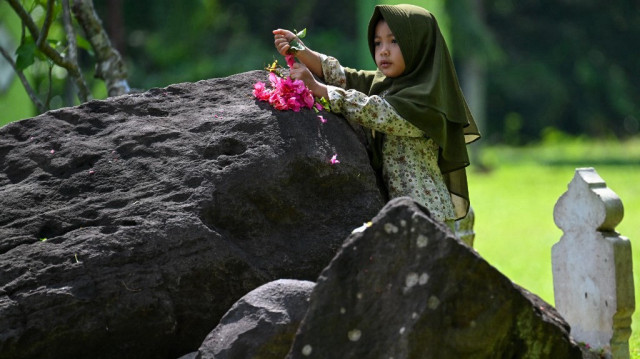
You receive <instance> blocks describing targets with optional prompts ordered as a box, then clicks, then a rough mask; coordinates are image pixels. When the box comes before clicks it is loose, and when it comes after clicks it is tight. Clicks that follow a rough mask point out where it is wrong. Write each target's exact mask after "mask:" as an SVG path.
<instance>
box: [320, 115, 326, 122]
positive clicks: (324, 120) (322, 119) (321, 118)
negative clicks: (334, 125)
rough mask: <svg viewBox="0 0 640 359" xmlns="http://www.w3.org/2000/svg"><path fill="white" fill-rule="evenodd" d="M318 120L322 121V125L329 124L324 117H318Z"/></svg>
mask: <svg viewBox="0 0 640 359" xmlns="http://www.w3.org/2000/svg"><path fill="white" fill-rule="evenodd" d="M318 119H320V122H322V123H327V120H326V119H325V118H324V117H322V115H318Z"/></svg>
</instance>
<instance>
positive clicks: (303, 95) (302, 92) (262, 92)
mask: <svg viewBox="0 0 640 359" xmlns="http://www.w3.org/2000/svg"><path fill="white" fill-rule="evenodd" d="M289 60H293V55H290V57H289V56H288V58H287V61H289ZM269 84H270V85H271V88H267V87H266V85H265V84H264V83H263V82H257V83H255V84H254V85H253V96H254V97H256V98H257V99H258V100H260V101H266V102H269V104H270V105H271V106H273V107H274V108H275V109H277V110H293V111H296V112H298V111H300V110H301V109H302V108H309V109H311V108H314V106H315V108H316V109H318V110H321V109H322V105H319V104H316V102H315V98H314V97H313V93H312V92H311V90H309V89H308V88H307V86H306V85H305V84H304V82H303V81H302V80H293V79H292V78H290V77H287V78H282V77H279V76H278V75H277V74H276V73H275V72H270V73H269Z"/></svg>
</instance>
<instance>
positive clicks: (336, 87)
mask: <svg viewBox="0 0 640 359" xmlns="http://www.w3.org/2000/svg"><path fill="white" fill-rule="evenodd" d="M322 71H323V75H324V81H325V82H326V83H327V85H328V86H327V92H328V95H329V102H330V105H331V110H332V111H333V112H336V113H340V114H342V115H343V116H344V117H345V118H346V119H347V120H349V121H352V122H355V123H358V124H360V125H362V126H364V127H366V128H369V129H372V130H376V131H378V132H381V133H384V134H385V140H384V143H383V145H382V158H383V164H382V177H383V180H384V182H385V184H386V186H387V190H388V191H389V196H390V197H391V198H395V197H401V196H408V197H411V198H413V199H414V200H416V201H417V202H419V203H420V204H422V205H423V206H425V207H426V208H427V209H428V210H429V212H430V213H431V216H432V217H433V218H434V219H436V220H439V221H442V222H452V221H453V219H454V218H455V215H454V209H453V203H452V202H451V196H450V195H449V190H448V189H447V186H446V184H445V183H444V180H443V178H442V173H441V172H440V168H439V167H438V145H437V144H436V143H435V142H434V141H433V140H432V139H430V138H428V137H427V136H426V135H425V133H424V132H423V131H422V130H420V129H418V128H417V127H415V126H414V125H412V124H411V123H410V122H409V121H407V120H405V119H403V118H402V117H400V115H399V114H398V113H397V112H396V111H395V110H394V108H393V107H392V106H391V105H390V104H389V103H388V102H387V101H385V100H384V94H382V95H381V96H377V95H374V96H367V95H366V94H364V93H362V92H359V91H356V90H349V89H346V77H345V73H344V68H343V67H342V66H341V65H340V63H339V62H338V61H337V60H336V59H335V58H333V57H328V56H323V60H322Z"/></svg>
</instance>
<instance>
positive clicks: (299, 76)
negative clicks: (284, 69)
mask: <svg viewBox="0 0 640 359" xmlns="http://www.w3.org/2000/svg"><path fill="white" fill-rule="evenodd" d="M289 76H291V78H292V79H294V80H302V82H304V84H305V85H306V86H307V87H308V88H310V89H312V88H313V87H314V86H315V84H316V79H315V78H314V77H313V75H312V74H311V71H309V69H308V68H307V67H306V66H305V65H304V64H301V63H299V62H296V63H295V64H293V66H292V67H291V68H290V69H289Z"/></svg>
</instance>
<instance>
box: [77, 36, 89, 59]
mask: <svg viewBox="0 0 640 359" xmlns="http://www.w3.org/2000/svg"><path fill="white" fill-rule="evenodd" d="M76 43H77V44H78V47H79V48H81V49H84V50H86V51H87V52H88V53H89V55H91V56H93V47H91V43H90V42H89V41H88V40H87V39H85V38H84V37H82V36H80V35H76Z"/></svg>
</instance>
